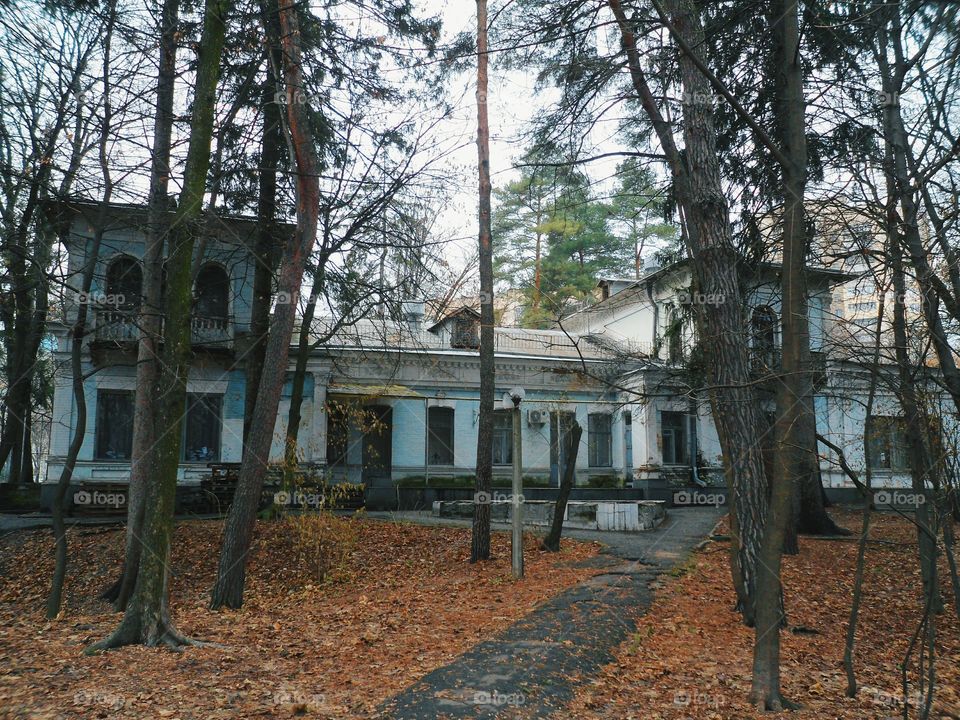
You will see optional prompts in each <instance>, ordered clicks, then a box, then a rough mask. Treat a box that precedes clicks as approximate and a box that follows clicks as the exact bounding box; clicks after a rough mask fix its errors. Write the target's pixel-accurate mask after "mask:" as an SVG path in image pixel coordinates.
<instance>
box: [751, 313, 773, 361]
mask: <svg viewBox="0 0 960 720" xmlns="http://www.w3.org/2000/svg"><path fill="white" fill-rule="evenodd" d="M750 332H751V340H752V344H753V358H754V362H755V363H758V364H759V365H761V366H762V367H766V368H772V367H775V366H776V365H777V360H776V352H777V314H776V313H775V312H774V311H773V309H771V308H769V307H767V306H766V305H761V306H760V307H757V308H754V310H753V314H752V315H751V316H750Z"/></svg>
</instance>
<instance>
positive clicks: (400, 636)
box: [0, 518, 597, 719]
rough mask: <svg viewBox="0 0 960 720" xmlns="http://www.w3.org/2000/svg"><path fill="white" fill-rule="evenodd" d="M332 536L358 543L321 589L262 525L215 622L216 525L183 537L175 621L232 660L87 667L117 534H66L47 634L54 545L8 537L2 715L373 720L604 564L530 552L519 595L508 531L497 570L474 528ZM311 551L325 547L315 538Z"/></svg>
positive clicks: (125, 661)
mask: <svg viewBox="0 0 960 720" xmlns="http://www.w3.org/2000/svg"><path fill="white" fill-rule="evenodd" d="M334 523H335V524H336V525H337V526H338V530H337V532H329V533H328V532H327V531H328V530H330V529H331V527H332V526H329V527H326V526H325V527H324V529H323V530H322V531H320V536H321V539H322V540H323V542H324V543H327V542H328V541H329V540H330V539H331V538H348V539H349V542H348V543H347V545H349V547H348V548H347V549H346V557H345V558H344V561H343V562H342V563H338V564H339V566H340V568H341V569H342V570H343V572H332V573H327V574H326V576H325V579H324V580H323V581H319V580H318V579H317V576H316V574H315V573H313V572H311V568H312V567H313V566H312V565H310V564H309V563H306V562H305V559H304V558H303V557H300V556H299V555H298V548H297V545H298V542H300V541H301V540H303V538H302V537H301V536H300V535H298V533H297V532H295V531H293V530H291V528H290V527H288V526H287V525H286V524H284V523H282V522H269V523H266V522H261V523H258V525H257V529H256V533H255V537H254V543H253V547H252V550H251V552H252V558H251V561H250V565H249V573H248V578H247V589H246V593H245V604H244V607H243V608H241V609H240V610H237V611H225V612H216V613H214V612H210V611H209V610H208V609H207V603H208V602H209V590H210V586H211V584H212V582H213V577H214V571H215V563H216V560H217V552H218V549H219V541H220V537H221V533H222V523H220V522H213V521H208V522H187V523H182V524H180V525H179V526H178V527H177V530H176V533H175V537H174V548H173V558H172V562H173V567H172V574H171V603H172V608H171V610H172V614H173V618H174V621H175V622H176V624H177V625H178V627H179V628H180V629H181V630H182V631H184V632H186V633H187V634H189V635H190V636H192V637H196V638H199V639H206V640H211V641H214V642H217V643H220V644H222V645H223V646H225V647H222V648H216V647H208V648H190V649H187V650H186V651H185V652H183V653H180V654H176V653H170V652H167V651H163V650H152V649H147V648H142V647H131V648H124V649H122V650H119V651H116V652H110V653H107V654H105V655H102V656H97V657H86V656H84V655H82V650H83V648H84V647H85V646H86V645H88V644H89V643H90V642H91V641H93V640H95V639H98V638H100V637H102V636H103V635H104V634H106V633H107V632H109V631H110V630H111V629H112V628H113V627H114V626H115V625H116V615H115V614H114V613H113V612H112V611H111V609H110V608H109V606H108V605H107V604H106V603H104V602H102V601H100V600H98V599H97V596H98V595H99V593H100V592H101V591H102V590H103V588H104V587H105V586H106V585H108V584H109V583H110V582H112V581H113V580H114V579H115V578H116V576H117V574H118V573H119V570H120V564H121V553H122V546H123V530H122V529H119V528H117V529H111V530H108V531H103V530H96V531H90V530H84V531H77V530H72V531H71V538H70V548H71V553H72V555H71V558H70V568H69V570H68V579H67V588H66V605H65V612H64V617H63V619H62V620H60V621H57V622H53V623H49V622H46V621H44V620H43V619H42V612H43V607H44V601H45V599H46V591H47V584H48V582H49V577H50V572H51V569H52V544H51V542H50V533H49V531H48V530H45V531H36V532H23V533H15V534H14V535H10V536H6V537H4V538H2V539H0V578H2V582H0V675H2V676H3V677H0V708H3V709H2V711H0V715H4V713H9V714H10V715H12V716H14V717H16V716H17V715H18V714H19V715H21V716H24V717H43V716H45V715H49V716H51V717H58V718H59V717H67V718H78V717H86V718H94V717H108V716H109V717H111V718H113V717H118V718H127V717H128V718H140V717H161V716H166V717H170V718H174V717H180V718H184V719H185V718H188V717H204V718H233V717H244V718H268V717H269V718H272V717H291V716H294V714H295V713H296V712H305V713H306V716H307V717H335V718H351V717H361V716H366V715H368V714H369V713H370V712H372V710H373V709H374V708H375V707H376V706H377V705H378V704H379V703H380V702H382V701H383V700H385V699H386V698H387V697H389V696H390V695H392V694H394V693H396V692H398V691H400V690H401V689H403V688H404V687H406V686H407V685H409V684H410V683H411V682H413V681H415V680H417V679H419V678H420V677H422V676H423V675H425V674H427V673H429V672H430V671H432V670H434V669H435V668H437V667H439V666H441V665H444V664H446V663H448V662H450V661H451V660H452V659H453V658H454V657H455V656H457V655H459V654H461V653H463V652H465V651H466V650H467V649H469V648H470V647H472V646H473V645H474V644H476V643H477V642H479V641H481V640H483V639H486V638H488V637H491V636H493V635H494V634H496V633H499V632H500V631H502V630H503V629H505V628H506V627H507V626H509V625H510V624H511V623H513V622H515V621H516V620H518V619H519V618H520V617H522V616H523V615H525V614H526V613H527V612H529V610H530V608H531V607H533V606H535V605H537V604H539V603H541V602H543V601H545V600H547V599H548V598H550V597H552V596H554V595H556V594H557V593H559V592H560V591H562V590H563V589H565V588H567V587H569V586H571V585H573V584H575V583H577V582H579V581H580V580H583V579H586V578H587V577H588V576H590V575H591V574H593V573H594V572H596V571H595V570H592V569H584V568H581V567H572V566H574V565H577V564H578V563H580V562H581V561H583V560H585V559H587V558H589V557H590V556H592V555H595V554H596V552H597V547H596V545H594V544H590V543H573V542H570V541H565V542H564V545H563V551H562V552H561V553H559V554H552V553H541V552H539V551H536V550H534V549H533V545H531V546H529V547H528V553H527V576H526V577H525V578H524V579H523V580H522V581H519V582H517V581H514V580H512V578H511V577H510V541H509V537H507V536H505V535H503V534H500V533H495V534H494V536H493V539H492V543H493V545H492V549H493V555H494V559H493V560H492V561H491V562H489V563H478V564H475V565H470V564H468V563H467V560H468V558H469V552H470V530H469V529H456V528H427V527H419V526H414V525H399V524H394V523H388V522H379V521H375V520H359V519H344V518H336V519H335V521H334ZM343 524H346V525H345V526H343ZM305 537H306V542H307V545H308V547H316V544H314V545H312V546H311V545H310V542H312V541H316V540H317V539H318V538H317V536H316V535H315V534H314V533H313V532H312V530H308V531H306V536H305ZM174 687H176V690H173V689H172V688H174ZM81 692H82V694H80V695H78V693H81ZM75 696H76V698H78V699H79V702H75ZM161 711H163V712H162V713H161ZM168 713H169V714H168ZM4 716H5V715H4Z"/></svg>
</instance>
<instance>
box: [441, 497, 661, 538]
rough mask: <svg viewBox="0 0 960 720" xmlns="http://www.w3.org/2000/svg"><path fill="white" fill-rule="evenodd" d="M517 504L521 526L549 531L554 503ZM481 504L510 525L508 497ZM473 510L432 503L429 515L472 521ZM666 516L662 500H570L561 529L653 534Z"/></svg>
mask: <svg viewBox="0 0 960 720" xmlns="http://www.w3.org/2000/svg"><path fill="white" fill-rule="evenodd" d="M521 503H522V505H523V524H524V525H533V526H542V527H549V526H550V524H551V523H552V522H553V513H554V509H555V507H556V502H555V501H553V500H527V501H524V500H523V499H521ZM485 504H489V505H490V517H491V519H492V520H493V521H494V522H509V521H510V518H511V508H512V506H513V502H512V496H510V495H507V494H504V493H496V492H495V493H493V494H492V495H491V497H490V498H489V499H487V500H486V503H485ZM473 507H474V501H473V500H436V501H434V503H433V515H434V517H441V518H472V517H473ZM666 516H667V509H666V503H665V502H664V501H662V500H626V501H624V500H616V501H614V500H610V501H604V500H590V501H586V500H572V501H570V502H568V503H567V510H566V513H565V516H564V519H563V526H564V527H566V528H577V529H580V530H604V531H618V532H642V531H646V530H653V529H654V528H656V527H657V526H658V525H660V523H662V522H663V520H664V518H666Z"/></svg>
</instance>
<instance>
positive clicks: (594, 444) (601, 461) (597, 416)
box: [587, 412, 613, 468]
mask: <svg viewBox="0 0 960 720" xmlns="http://www.w3.org/2000/svg"><path fill="white" fill-rule="evenodd" d="M600 420H603V421H605V422H606V429H602V428H598V427H597V425H596V423H597V422H598V421H600ZM600 442H602V443H603V445H602V447H601V445H600V444H599V443H600ZM601 449H602V450H603V454H604V455H605V457H601V456H600V450H601ZM587 465H588V467H592V468H608V467H613V415H612V414H611V413H605V412H593V413H588V414H587Z"/></svg>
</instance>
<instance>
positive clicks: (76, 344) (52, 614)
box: [47, 0, 117, 620]
mask: <svg viewBox="0 0 960 720" xmlns="http://www.w3.org/2000/svg"><path fill="white" fill-rule="evenodd" d="M106 11H107V12H106V15H107V18H106V27H105V28H104V34H103V74H102V77H103V113H102V116H101V122H100V139H99V161H100V174H101V176H102V178H103V197H102V198H101V204H100V210H99V213H98V218H97V225H96V231H95V232H94V235H93V241H92V243H91V244H90V247H89V248H88V249H86V250H85V252H86V253H87V255H86V257H85V258H84V261H85V262H84V266H83V275H82V277H81V281H80V293H81V297H82V298H84V299H86V298H89V297H90V289H91V287H92V286H93V277H94V274H95V272H96V269H97V262H98V261H99V259H100V245H101V243H102V242H103V233H104V230H105V229H106V224H107V218H108V214H109V207H110V200H111V199H112V197H113V179H112V176H111V174H110V164H109V161H108V157H107V153H108V150H109V143H110V133H111V121H112V116H113V109H112V105H111V102H110V87H111V81H110V61H111V51H112V39H113V28H114V25H115V23H116V17H117V4H116V0H110V2H108V3H107V7H106ZM88 308H89V302H87V301H86V300H84V302H80V303H79V304H78V305H77V317H76V321H75V322H74V325H73V331H72V333H71V336H72V337H71V347H70V371H71V374H72V376H73V377H72V380H73V382H72V385H73V400H74V402H75V403H76V416H75V425H74V428H73V436H72V437H71V438H70V445H69V447H68V448H67V456H66V457H65V458H64V463H63V469H62V470H61V471H60V478H59V480H58V481H57V487H56V491H55V493H54V497H53V505H52V507H51V515H52V518H51V524H52V526H53V538H54V542H55V546H56V551H55V561H54V568H53V579H52V581H51V583H50V595H49V596H48V597H47V619H48V620H53V619H54V618H56V617H57V615H59V614H60V605H61V602H62V599H63V585H64V580H65V578H66V574H67V528H66V523H65V522H64V520H63V505H64V499H65V498H66V494H67V490H68V489H69V487H70V481H71V480H72V479H73V470H74V468H75V467H76V464H77V457H78V456H79V455H80V447H81V446H82V445H83V436H84V435H85V434H86V431H87V398H86V394H85V393H84V387H83V340H84V336H85V334H86V329H87V310H88Z"/></svg>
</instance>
